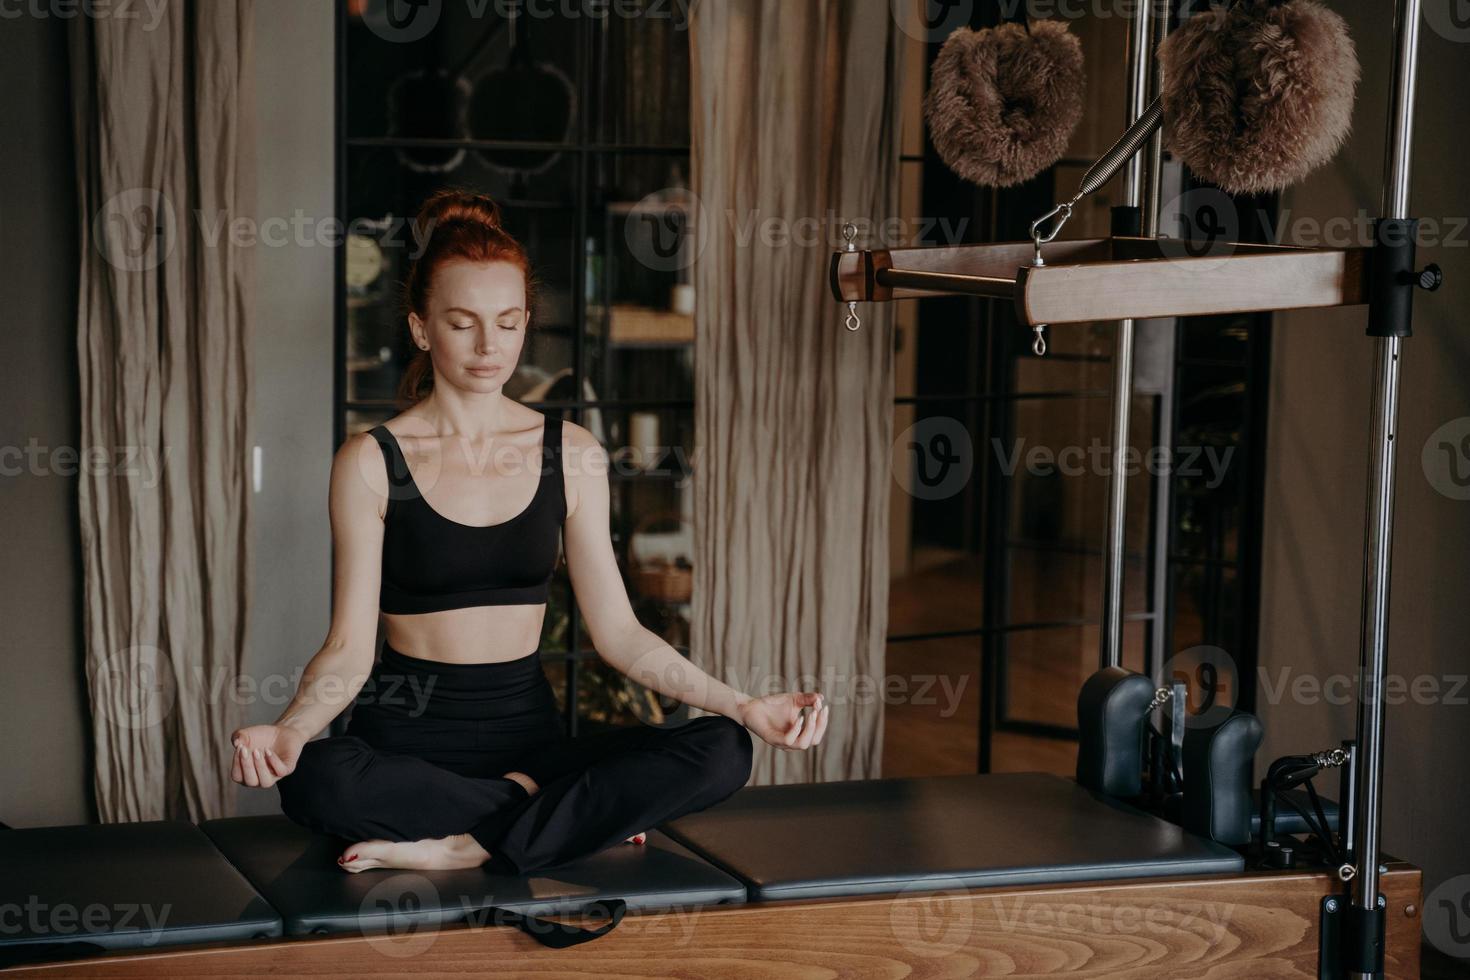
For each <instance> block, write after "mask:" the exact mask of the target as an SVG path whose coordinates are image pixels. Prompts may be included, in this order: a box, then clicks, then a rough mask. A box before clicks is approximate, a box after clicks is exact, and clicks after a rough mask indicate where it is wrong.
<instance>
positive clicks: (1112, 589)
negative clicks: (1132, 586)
mask: <svg viewBox="0 0 1470 980" xmlns="http://www.w3.org/2000/svg"><path fill="white" fill-rule="evenodd" d="M1153 7H1154V3H1153V2H1149V3H1145V4H1141V5H1140V6H1139V10H1138V16H1137V17H1135V18H1134V21H1133V33H1132V34H1131V35H1130V36H1129V38H1128V122H1129V124H1132V123H1133V121H1134V120H1136V119H1137V118H1138V117H1139V116H1141V115H1143V113H1144V110H1145V109H1147V108H1148V105H1149V101H1150V96H1151V89H1152V87H1153V86H1152V84H1151V82H1152V79H1153V75H1154V71H1153V63H1154V51H1153V37H1154V32H1153V20H1154V17H1153ZM1159 138H1160V135H1159V134H1158V133H1155V134H1154V137H1153V141H1152V142H1151V144H1150V146H1151V147H1156V146H1158V145H1159ZM1155 153H1156V150H1154V149H1152V148H1151V149H1150V152H1149V153H1148V154H1146V155H1145V154H1134V155H1133V156H1132V157H1131V158H1130V159H1129V161H1128V166H1127V169H1125V170H1124V171H1123V202H1124V204H1127V205H1129V206H1132V207H1136V208H1140V209H1141V212H1142V219H1143V229H1144V234H1148V235H1151V234H1155V233H1156V230H1157V227H1158V202H1157V200H1154V199H1152V198H1153V195H1150V194H1146V193H1145V190H1146V188H1148V187H1149V186H1150V185H1149V183H1148V180H1147V177H1148V171H1149V169H1150V167H1149V163H1150V162H1152V161H1153V160H1154V159H1156V157H1155ZM1152 169H1154V170H1157V167H1153V168H1152ZM1146 197H1147V198H1150V200H1145V198H1146ZM1132 395H1133V321H1132V320H1119V321H1118V332H1117V336H1116V339H1115V342H1114V348H1113V418H1112V428H1111V431H1110V433H1109V438H1110V441H1109V443H1108V445H1109V447H1110V451H1111V458H1110V467H1109V471H1108V520H1107V536H1106V540H1105V541H1104V543H1103V603H1102V643H1101V651H1100V655H1099V657H1098V661H1099V663H1100V664H1101V666H1103V667H1116V666H1119V665H1120V664H1121V663H1122V661H1123V572H1124V569H1123V556H1124V552H1125V546H1126V543H1127V542H1126V535H1125V532H1126V530H1127V518H1128V478H1127V474H1125V473H1124V472H1123V467H1124V453H1126V452H1127V450H1128V423H1129V419H1130V415H1131V410H1132V404H1131V398H1132Z"/></svg>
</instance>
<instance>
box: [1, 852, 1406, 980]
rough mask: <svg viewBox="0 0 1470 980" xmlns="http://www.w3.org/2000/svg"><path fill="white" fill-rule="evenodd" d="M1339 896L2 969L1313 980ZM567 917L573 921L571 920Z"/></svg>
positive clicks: (938, 910)
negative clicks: (1322, 926)
mask: <svg viewBox="0 0 1470 980" xmlns="http://www.w3.org/2000/svg"><path fill="white" fill-rule="evenodd" d="M1381 882H1382V893H1383V895H1384V897H1385V899H1386V900H1387V943H1386V955H1385V971H1384V975H1385V977H1387V978H1389V980H1418V977H1419V951H1420V946H1419V942H1420V940H1419V933H1420V917H1419V908H1420V902H1421V888H1422V885H1421V880H1420V873H1419V870H1418V869H1417V868H1414V867H1412V866H1410V865H1407V864H1402V863H1390V864H1388V865H1386V870H1385V871H1384V873H1383V874H1382V875H1381ZM1329 899H1335V900H1336V901H1339V902H1343V903H1346V902H1347V901H1348V897H1347V895H1346V894H1345V893H1344V891H1343V888H1342V885H1341V884H1340V883H1339V882H1337V881H1336V879H1334V878H1332V877H1331V876H1329V875H1327V874H1323V873H1308V872H1299V871H1275V872H1273V871H1255V872H1244V873H1240V874H1226V875H1213V876H1208V877H1200V878H1153V879H1129V880H1121V881H1102V882H1080V883H1075V884H1067V885H1049V886H1038V887H1026V888H970V889H966V888H963V887H946V886H943V885H940V886H936V887H933V888H909V889H906V890H903V891H900V892H899V893H897V894H894V895H887V896H852V897H847V898H813V899H801V900H794V901H780V902H759V903H750V904H745V905H729V906H717V907H713V908H701V909H692V908H691V909H685V910H673V911H668V912H659V913H649V914H641V915H640V914H636V913H631V912H630V913H629V914H627V915H626V916H625V917H624V918H623V920H622V922H621V923H619V925H618V926H617V927H616V928H615V929H613V930H612V931H610V932H608V933H607V934H606V935H604V936H602V937H600V938H598V939H596V940H594V941H592V942H589V943H584V944H582V945H579V946H573V947H571V948H568V949H559V950H558V949H548V948H546V947H544V946H542V945H540V944H539V943H538V942H537V941H536V940H535V939H533V938H532V937H531V936H528V935H526V934H525V933H524V932H522V931H521V930H520V929H517V928H515V927H514V926H505V925H501V926H490V927H479V926H458V925H456V926H446V927H442V928H438V929H434V930H424V929H420V930H419V931H417V932H408V931H405V932H402V933H399V934H397V935H394V934H383V935H371V936H361V935H358V936H352V935H341V936H323V937H316V936H309V937H301V938H281V939H266V940H255V941H252V942H237V943H228V944H215V945H209V946H197V947H172V948H169V949H163V950H155V951H150V952H137V951H130V952H126V953H113V954H103V955H99V956H94V957H91V958H87V959H79V960H69V961H65V962H54V963H44V964H36V965H31V966H22V967H15V968H12V969H10V970H0V977H4V978H6V980H21V978H35V980H51V978H59V977H113V978H133V977H137V978H150V980H151V978H155V977H190V978H192V977H239V976H249V975H254V974H269V975H295V976H312V977H317V978H323V980H325V978H342V980H349V978H356V977H365V976H390V975H391V976H406V975H413V976H440V975H448V974H455V975H476V974H484V973H486V972H489V971H492V970H493V972H495V973H498V974H504V975H511V976H520V975H548V976H551V975H554V976H557V977H588V978H593V977H596V978H605V977H608V976H626V975H630V974H632V975H670V974H677V975H678V976H683V977H721V978H723V977H730V976H759V977H763V978H771V980H775V978H783V977H791V978H796V977H811V976H814V975H828V974H830V975H836V976H864V977H867V976H913V977H939V976H968V975H979V976H994V977H1003V976H1016V977H1023V976H1024V977H1037V976H1048V977H1056V976H1060V977H1072V978H1078V980H1081V978H1087V980H1101V978H1109V980H1155V978H1158V980H1163V978H1167V980H1180V978H1185V977H1189V978H1198V980H1234V978H1238V977H1243V976H1256V977H1272V978H1280V977H1302V978H1315V977H1317V976H1318V954H1319V947H1318V933H1319V921H1320V919H1321V916H1322V911H1321V910H1322V906H1323V903H1324V901H1326V900H1329ZM568 921H576V920H575V919H569V920H568Z"/></svg>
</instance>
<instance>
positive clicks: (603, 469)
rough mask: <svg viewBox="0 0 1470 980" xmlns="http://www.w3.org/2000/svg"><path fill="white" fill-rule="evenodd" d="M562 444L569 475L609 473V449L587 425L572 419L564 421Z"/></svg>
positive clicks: (604, 474)
mask: <svg viewBox="0 0 1470 980" xmlns="http://www.w3.org/2000/svg"><path fill="white" fill-rule="evenodd" d="M561 446H562V455H563V457H564V461H565V464H566V467H565V468H566V471H567V473H568V474H569V475H574V476H581V475H587V474H590V475H594V476H606V475H607V451H606V450H605V449H603V446H602V443H601V442H599V441H598V440H597V437H596V436H594V435H593V434H592V433H591V432H590V431H588V430H587V429H586V428H585V427H583V426H580V425H578V424H577V423H576V422H573V421H571V420H567V421H565V422H563V423H562V427H561Z"/></svg>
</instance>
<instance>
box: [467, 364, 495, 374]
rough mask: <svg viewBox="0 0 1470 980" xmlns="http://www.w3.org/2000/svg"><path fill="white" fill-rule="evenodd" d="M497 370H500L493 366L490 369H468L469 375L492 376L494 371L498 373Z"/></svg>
mask: <svg viewBox="0 0 1470 980" xmlns="http://www.w3.org/2000/svg"><path fill="white" fill-rule="evenodd" d="M499 370H500V368H499V367H494V366H492V367H472V368H470V373H471V374H494V373H495V372H496V371H499Z"/></svg>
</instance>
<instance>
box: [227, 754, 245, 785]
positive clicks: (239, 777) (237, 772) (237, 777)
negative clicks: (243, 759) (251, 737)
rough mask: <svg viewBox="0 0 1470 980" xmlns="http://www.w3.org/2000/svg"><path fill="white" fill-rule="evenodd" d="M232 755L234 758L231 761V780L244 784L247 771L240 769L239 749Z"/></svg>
mask: <svg viewBox="0 0 1470 980" xmlns="http://www.w3.org/2000/svg"><path fill="white" fill-rule="evenodd" d="M232 755H233V758H232V759H231V760H230V778H231V779H233V780H234V781H235V782H237V783H243V782H244V781H245V770H244V769H242V768H241V767H240V750H239V748H236V749H235V751H234V752H233V753H232Z"/></svg>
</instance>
